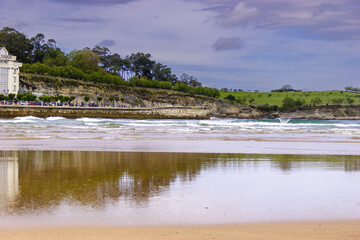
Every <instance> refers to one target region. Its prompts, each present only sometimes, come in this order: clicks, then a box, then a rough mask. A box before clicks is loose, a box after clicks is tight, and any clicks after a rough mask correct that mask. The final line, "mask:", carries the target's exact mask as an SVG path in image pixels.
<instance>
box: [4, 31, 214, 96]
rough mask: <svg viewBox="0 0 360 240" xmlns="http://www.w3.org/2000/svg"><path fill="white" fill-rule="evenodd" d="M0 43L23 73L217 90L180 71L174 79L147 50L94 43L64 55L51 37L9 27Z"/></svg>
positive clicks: (196, 91)
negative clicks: (127, 51) (121, 50)
mask: <svg viewBox="0 0 360 240" xmlns="http://www.w3.org/2000/svg"><path fill="white" fill-rule="evenodd" d="M0 46H2V47H5V48H6V49H7V50H8V51H9V53H10V54H12V55H15V56H17V59H18V61H20V62H22V63H23V67H22V68H21V72H24V73H31V74H39V75H43V76H54V77H62V78H68V79H75V80H82V81H86V82H93V83H99V84H115V85H123V86H135V87H146V88H160V89H172V90H175V91H182V92H185V93H189V95H192V96H195V94H201V95H206V96H210V97H218V96H220V93H219V91H218V90H217V89H214V88H207V87H202V84H201V83H200V82H198V81H197V79H196V78H195V77H193V76H189V75H187V74H182V75H181V77H180V79H178V77H177V76H176V75H175V74H173V73H172V72H171V68H170V67H168V66H166V65H163V64H161V63H158V62H156V61H153V60H151V54H149V53H142V52H138V53H132V54H131V55H130V56H126V57H123V58H122V57H121V56H120V55H119V54H117V53H114V54H112V53H111V52H110V50H109V49H108V48H106V47H100V46H95V47H93V48H92V49H91V48H88V47H85V48H83V49H82V50H73V51H71V52H70V53H68V54H66V53H64V52H62V51H61V49H60V48H57V47H56V41H55V40H54V39H48V40H47V41H45V36H44V35H43V34H41V33H39V34H37V35H36V36H35V37H33V38H30V39H28V38H27V37H26V36H25V35H24V34H23V33H20V32H18V31H16V30H15V29H13V28H9V27H4V28H3V29H2V30H0ZM74 84H76V83H75V82H74Z"/></svg>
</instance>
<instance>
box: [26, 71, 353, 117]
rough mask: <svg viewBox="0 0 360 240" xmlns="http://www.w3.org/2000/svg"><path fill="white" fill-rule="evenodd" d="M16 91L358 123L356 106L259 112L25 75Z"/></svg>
mask: <svg viewBox="0 0 360 240" xmlns="http://www.w3.org/2000/svg"><path fill="white" fill-rule="evenodd" d="M20 91H22V92H29V91H30V92H33V93H42V94H45V95H50V96H55V95H66V96H75V97H76V100H74V102H77V103H81V102H84V96H89V97H90V101H89V102H90V103H91V102H93V103H97V100H96V98H97V96H101V97H102V98H103V99H105V98H109V97H114V98H115V99H116V101H115V105H117V106H119V105H120V106H122V107H125V108H126V107H142V108H153V109H155V108H169V107H173V108H174V107H175V108H183V107H188V108H196V109H203V110H206V111H207V112H206V113H205V112H201V116H204V114H205V115H207V116H211V117H219V118H244V119H245V118H247V119H260V118H268V119H274V118H281V117H284V118H299V119H357V120H360V105H348V106H332V105H329V106H318V107H313V108H311V109H309V110H302V111H293V112H285V113H284V112H278V111H275V112H274V111H270V112H267V111H263V112H260V111H258V110H257V109H256V108H251V107H249V106H243V105H238V104H234V103H232V102H229V101H221V100H218V99H215V98H210V97H206V96H200V95H196V96H190V95H189V94H187V93H182V92H177V91H171V90H162V89H146V88H136V87H127V86H116V85H105V84H93V83H89V82H81V81H75V80H69V79H61V78H56V77H45V76H35V75H29V74H22V76H21V78H20ZM104 103H106V104H108V105H112V103H110V102H108V101H107V102H106V100H102V104H104ZM110 115H111V114H110ZM110 115H109V116H110ZM195 115H196V114H195ZM115 117H116V116H115ZM118 117H119V116H118ZM139 117H141V116H137V117H136V118H139ZM171 118H176V114H175V115H174V114H173V115H172V117H171Z"/></svg>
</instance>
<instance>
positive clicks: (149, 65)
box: [128, 52, 155, 79]
mask: <svg viewBox="0 0 360 240" xmlns="http://www.w3.org/2000/svg"><path fill="white" fill-rule="evenodd" d="M150 58H151V54H149V53H146V54H145V53H142V52H138V53H135V54H134V53H132V54H131V55H130V57H128V59H129V60H130V62H131V70H132V71H133V72H134V73H135V76H137V77H141V76H144V77H146V78H147V79H152V78H153V75H152V74H153V66H154V64H155V61H152V60H150Z"/></svg>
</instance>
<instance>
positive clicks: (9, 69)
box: [0, 47, 22, 94]
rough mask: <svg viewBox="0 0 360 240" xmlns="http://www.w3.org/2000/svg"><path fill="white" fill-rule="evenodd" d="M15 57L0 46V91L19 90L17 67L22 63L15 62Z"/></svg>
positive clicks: (11, 91) (15, 91) (13, 91)
mask: <svg viewBox="0 0 360 240" xmlns="http://www.w3.org/2000/svg"><path fill="white" fill-rule="evenodd" d="M15 60H16V57H15V56H12V55H9V53H8V51H7V50H6V49H5V48H3V47H0V93H4V94H8V93H14V94H17V93H18V91H19V67H21V66H22V63H19V62H16V61H15Z"/></svg>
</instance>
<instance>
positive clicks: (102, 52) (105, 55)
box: [91, 46, 120, 72]
mask: <svg viewBox="0 0 360 240" xmlns="http://www.w3.org/2000/svg"><path fill="white" fill-rule="evenodd" d="M91 51H93V52H94V53H95V54H96V55H98V56H99V57H100V65H101V66H102V68H103V69H104V70H105V71H107V72H109V69H110V67H111V65H112V63H111V60H112V59H111V57H110V54H111V52H110V50H109V49H108V48H107V47H100V46H95V47H93V49H92V50H91ZM118 56H119V57H120V55H118Z"/></svg>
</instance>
